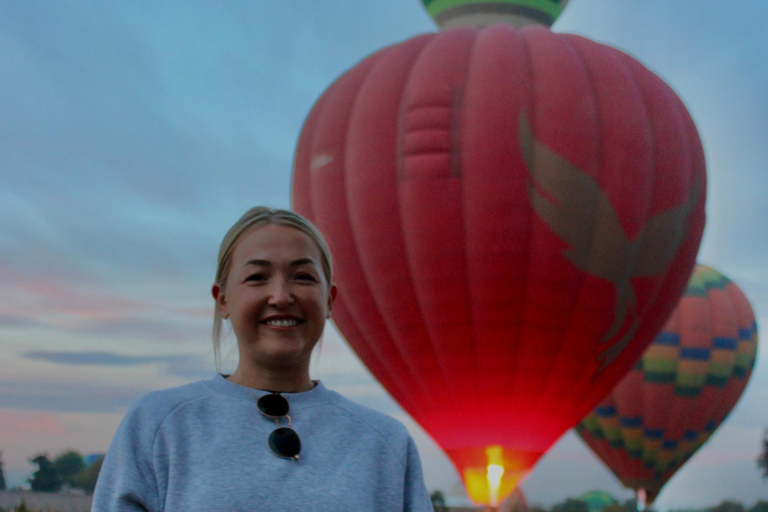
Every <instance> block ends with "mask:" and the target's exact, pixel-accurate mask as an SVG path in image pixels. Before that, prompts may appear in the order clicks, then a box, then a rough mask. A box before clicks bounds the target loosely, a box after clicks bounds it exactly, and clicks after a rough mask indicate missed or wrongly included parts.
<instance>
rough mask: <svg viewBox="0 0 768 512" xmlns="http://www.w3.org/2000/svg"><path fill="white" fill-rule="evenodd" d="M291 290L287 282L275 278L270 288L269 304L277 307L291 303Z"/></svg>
mask: <svg viewBox="0 0 768 512" xmlns="http://www.w3.org/2000/svg"><path fill="white" fill-rule="evenodd" d="M293 300H294V299H293V292H292V291H291V287H290V285H289V283H286V282H285V281H283V280H280V279H276V280H275V281H274V282H273V284H272V287H271V289H270V294H269V301H268V302H269V304H270V305H272V306H277V307H285V306H287V305H289V304H292V303H293Z"/></svg>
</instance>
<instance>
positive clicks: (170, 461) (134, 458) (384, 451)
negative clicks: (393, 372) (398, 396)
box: [92, 376, 432, 512]
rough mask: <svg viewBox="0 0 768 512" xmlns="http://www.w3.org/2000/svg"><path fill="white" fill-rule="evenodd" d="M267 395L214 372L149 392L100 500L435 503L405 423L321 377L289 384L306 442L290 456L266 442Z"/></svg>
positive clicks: (120, 442) (416, 508) (158, 507)
mask: <svg viewBox="0 0 768 512" xmlns="http://www.w3.org/2000/svg"><path fill="white" fill-rule="evenodd" d="M265 393H266V392H265V391H258V390H254V389H250V388H246V387H242V386H238V385H237V384H233V383H231V382H229V381H228V380H226V379H224V378H223V377H221V376H217V377H215V378H214V379H212V380H208V381H200V382H195V383H193V384H187V385H186V386H181V387H178V388H174V389H169V390H165V391H157V392H154V393H150V394H149V395H147V396H145V397H144V398H142V399H141V400H140V401H139V402H138V403H137V404H136V405H134V406H133V407H132V408H131V410H130V411H128V413H127V414H126V415H125V418H123V421H122V423H121V424H120V427H119V428H118V430H117V433H116V434H115V437H114V439H113V440H112V445H111V446H110V448H109V452H108V453H107V456H106V458H105V460H104V465H103V467H102V469H101V474H100V475H99V480H98V484H97V485H96V491H95V493H94V496H93V508H92V510H93V511H98V512H105V511H110V512H117V511H145V510H146V511H151V512H155V511H165V512H177V511H178V512H195V511H200V512H213V511H227V512H240V511H243V512H244V511H275V512H277V511H280V512H283V511H302V512H309V511H312V512H325V511H328V512H331V511H333V512H337V511H347V510H349V511H355V512H362V511H377V512H379V511H380V512H396V511H412V512H431V511H432V506H431V504H430V500H429V495H428V494H427V490H426V488H425V487H424V482H423V480H422V473H421V463H420V462H419V456H418V453H417V451H416V445H415V444H414V442H413V440H412V439H411V437H410V435H409V434H408V431H407V430H406V429H405V427H404V426H403V425H402V424H401V423H400V422H398V421H397V420H395V419H393V418H390V417H389V416H387V415H385V414H382V413H379V412H376V411H373V410H371V409H368V408H366V407H363V406H361V405H357V404H355V403H354V402H351V401H349V400H347V399H346V398H344V397H342V396H341V395H339V394H338V393H336V392H334V391H330V390H328V389H326V388H325V387H324V386H323V385H322V383H318V384H317V386H315V388H313V389H312V390H310V391H306V392H303V393H284V396H285V397H286V398H287V399H288V402H289V403H290V412H289V414H290V416H291V420H292V427H293V429H294V430H296V432H297V433H298V435H299V437H300V438H301V444H302V448H301V456H300V459H299V460H298V461H295V460H293V459H283V458H279V457H276V456H275V455H274V454H273V453H272V452H271V451H270V449H269V446H268V445H267V438H268V436H269V434H270V432H272V430H274V429H275V428H276V427H277V425H275V422H274V420H270V419H268V418H266V417H264V416H262V414H261V413H260V412H259V411H258V409H257V408H256V399H257V397H259V396H261V395H263V394H265ZM286 425H287V420H285V419H283V420H281V426H286Z"/></svg>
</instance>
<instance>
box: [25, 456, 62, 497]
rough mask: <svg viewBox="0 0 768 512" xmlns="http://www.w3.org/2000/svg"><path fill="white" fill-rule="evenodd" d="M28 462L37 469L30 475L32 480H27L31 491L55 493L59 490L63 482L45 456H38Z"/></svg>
mask: <svg viewBox="0 0 768 512" xmlns="http://www.w3.org/2000/svg"><path fill="white" fill-rule="evenodd" d="M29 462H31V463H32V464H36V465H37V467H38V470H37V471H35V472H34V473H32V478H30V479H29V480H28V482H29V485H30V486H31V487H32V490H33V491H41V492H56V491H58V490H59V489H61V484H62V483H63V482H62V481H61V478H59V474H58V473H56V468H55V467H53V463H52V462H51V461H50V460H48V457H47V456H45V455H38V456H37V457H35V458H34V459H32V460H30V461H29Z"/></svg>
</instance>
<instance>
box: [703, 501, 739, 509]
mask: <svg viewBox="0 0 768 512" xmlns="http://www.w3.org/2000/svg"><path fill="white" fill-rule="evenodd" d="M709 512H746V509H745V508H744V505H742V504H741V503H739V502H738V501H724V502H722V503H721V504H719V505H717V506H715V507H712V508H711V509H709Z"/></svg>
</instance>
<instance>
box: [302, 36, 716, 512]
mask: <svg viewBox="0 0 768 512" xmlns="http://www.w3.org/2000/svg"><path fill="white" fill-rule="evenodd" d="M292 193H293V205H294V208H295V209H296V211H298V212H299V213H301V214H303V215H305V216H307V217H308V218H309V219H311V220H312V221H313V222H314V223H315V224H316V225H317V226H318V227H319V228H320V229H321V231H322V232H323V233H324V234H325V235H326V238H327V240H328V243H329V245H330V247H331V250H332V251H333V254H334V258H335V272H336V274H335V277H336V280H337V283H338V285H339V296H338V299H337V302H336V306H335V308H334V321H335V322H336V325H337V326H338V327H339V329H340V331H341V332H342V333H343V335H344V336H345V337H346V339H347V341H348V342H349V343H350V345H351V346H352V348H353V349H354V350H355V351H356V352H357V354H358V355H359V356H360V358H361V359H362V361H363V362H364V363H365V364H366V366H367V367H368V368H369V369H370V370H371V372H372V373H373V374H374V375H375V376H376V378H377V379H378V380H379V381H380V382H381V383H382V384H383V385H384V387H386V389H387V390H388V391H389V392H390V393H391V394H392V396H393V397H394V398H395V399H396V400H397V401H398V402H399V403H400V405H401V406H402V407H403V408H404V409H405V410H406V411H408V413H410V414H411V416H413V418H414V419H415V420H416V421H418V422H419V423H420V424H421V425H422V427H424V429H425V430H426V431H427V432H429V434H430V435H431V436H432V437H433V438H434V439H435V441H436V442H437V443H438V444H439V445H440V446H441V447H442V448H443V449H444V450H446V452H447V454H448V455H449V456H450V458H451V459H452V461H453V462H454V464H455V465H456V467H457V469H458V470H459V473H460V475H461V476H462V478H463V480H464V483H465V486H466V488H467V490H468V493H469V495H470V498H471V499H473V500H474V501H475V502H477V503H489V502H490V501H492V500H491V498H492V496H493V495H494V493H492V492H491V490H490V489H489V481H490V480H489V477H490V471H489V468H488V467H489V466H491V465H493V466H500V467H502V468H503V469H504V471H503V473H502V474H501V476H500V482H499V485H500V489H499V490H498V492H497V493H496V495H498V499H500V500H502V499H503V498H504V496H506V495H508V494H509V493H510V492H512V490H513V489H514V488H515V486H516V484H517V482H518V480H519V479H520V478H521V477H522V476H524V475H525V474H527V472H528V471H530V469H531V468H532V467H533V465H534V464H535V462H536V461H537V460H538V459H539V457H541V455H542V454H543V453H544V452H545V451H546V450H547V449H548V448H549V447H550V446H551V445H552V444H553V443H554V442H555V441H556V440H557V439H558V437H560V435H561V434H563V433H564V432H565V431H566V430H568V429H569V428H571V427H572V426H574V425H575V424H576V423H577V422H578V421H579V420H581V419H582V418H583V417H584V415H585V414H586V413H587V412H589V410H590V409H591V408H592V407H593V406H594V405H595V404H596V403H598V402H599V400H600V399H602V398H603V397H604V396H605V395H606V393H608V391H609V390H610V389H611V388H612V387H613V386H614V385H615V384H616V382H618V380H619V379H620V378H621V377H622V376H623V375H624V373H626V372H627V371H628V370H629V369H630V368H631V366H632V365H633V363H634V362H635V361H636V360H637V358H639V357H640V355H641V354H642V352H643V350H644V349H645V347H646V346H647V345H648V343H650V342H651V341H652V340H653V338H654V336H655V335H656V334H657V333H658V330H659V329H660V328H661V326H662V325H663V324H664V321H665V320H666V318H667V316H668V315H669V314H670V313H671V311H672V309H673V307H674V304H675V303H676V302H677V300H678V298H679V297H680V294H681V293H682V291H683V289H684V287H685V284H686V282H687V281H688V277H689V275H690V272H691V270H692V268H693V265H694V262H695V255H696V252H697V250H698V246H699V242H700V240H701V233H702V230H703V226H704V198H705V166H704V159H703V153H702V149H701V146H700V142H699V139H698V135H697V133H696V129H695V127H694V125H693V123H692V121H691V118H690V116H689V115H688V113H687V111H686V109H685V107H684V106H683V105H682V103H681V102H680V100H679V99H678V98H677V96H676V95H675V94H674V93H673V92H672V91H671V90H670V88H669V87H667V86H666V84H664V83H663V82H662V81H661V80H660V79H659V78H658V77H656V76H655V75H654V74H653V73H651V72H650V71H648V70H647V69H646V68H645V67H643V66H642V65H641V64H640V63H638V62H637V61H636V60H634V59H633V58H631V57H629V56H628V55H626V54H623V53H621V52H619V51H618V50H615V49H613V48H610V47H607V46H603V45H600V44H597V43H594V42H592V41H589V40H587V39H584V38H581V37H578V36H572V35H562V34H553V33H552V32H550V31H549V30H548V29H544V28H539V27H533V28H526V29H523V30H521V31H516V30H513V29H511V28H509V27H506V26H502V25H495V26H493V27H489V28H486V29H483V30H476V29H469V28H459V29H453V30H449V31H446V32H441V33H439V34H428V35H424V36H420V37H416V38H413V39H410V40H408V41H405V42H403V43H401V44H397V45H394V46H392V47H389V48H386V49H384V50H381V51H380V52H378V53H376V54H374V55H372V56H370V57H369V58H367V59H365V60H364V61H363V62H361V63H360V64H358V65H357V66H355V67H354V68H352V69H351V70H350V71H348V72H347V73H345V74H344V75H343V76H341V77H340V78H339V79H338V80H337V81H336V82H335V83H334V84H333V85H331V86H330V87H329V88H328V90H327V91H326V92H325V93H324V94H323V96H322V97H321V98H320V99H319V100H318V101H317V103H316V104H315V106H314V108H313V109H312V111H311V113H310V114H309V116H308V118H307V120H306V123H305V126H304V128H303V131H302V134H301V138H300V141H299V145H298V148H297V155H296V161H295V169H294V179H293V192H292Z"/></svg>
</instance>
